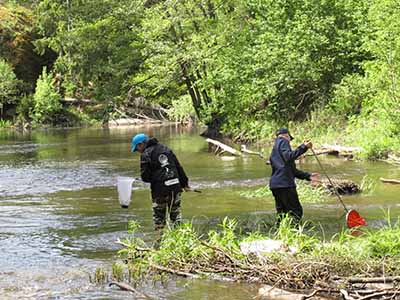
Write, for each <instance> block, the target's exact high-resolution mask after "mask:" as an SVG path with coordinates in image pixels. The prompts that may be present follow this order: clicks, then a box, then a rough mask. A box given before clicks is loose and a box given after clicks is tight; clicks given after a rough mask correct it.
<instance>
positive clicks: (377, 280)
mask: <svg viewBox="0 0 400 300" xmlns="http://www.w3.org/2000/svg"><path fill="white" fill-rule="evenodd" d="M394 281H399V282H400V276H394V277H370V278H357V277H354V278H353V277H352V278H348V279H347V282H348V283H391V282H394Z"/></svg>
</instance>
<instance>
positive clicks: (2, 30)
mask: <svg viewBox="0 0 400 300" xmlns="http://www.w3.org/2000/svg"><path fill="white" fill-rule="evenodd" d="M7 2H8V3H7ZM7 2H6V3H7V4H4V5H2V4H0V57H4V58H5V59H6V60H7V61H8V62H9V63H10V64H11V66H12V67H13V69H14V72H15V74H16V76H17V78H18V79H20V80H21V84H20V85H19V89H20V92H22V93H31V92H33V91H34V88H35V83H36V80H37V78H38V76H39V75H40V73H41V70H42V66H43V65H49V64H51V61H52V59H53V56H52V54H51V53H49V52H45V53H44V54H45V55H44V56H42V57H40V56H39V55H38V54H37V53H36V52H35V49H34V46H33V42H34V40H35V39H36V38H37V35H36V32H35V27H34V14H33V12H32V9H31V8H29V7H25V6H21V5H18V4H16V3H14V1H7ZM21 2H22V1H21ZM25 4H26V3H25Z"/></svg>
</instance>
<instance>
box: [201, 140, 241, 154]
mask: <svg viewBox="0 0 400 300" xmlns="http://www.w3.org/2000/svg"><path fill="white" fill-rule="evenodd" d="M206 142H208V143H209V144H212V145H214V146H216V148H215V150H214V152H215V153H216V154H218V155H221V154H222V153H224V152H228V153H230V154H232V155H235V156H241V155H242V153H241V152H239V151H238V150H236V149H234V148H232V147H230V146H228V145H225V144H224V143H221V142H219V141H216V140H213V139H210V138H208V139H206Z"/></svg>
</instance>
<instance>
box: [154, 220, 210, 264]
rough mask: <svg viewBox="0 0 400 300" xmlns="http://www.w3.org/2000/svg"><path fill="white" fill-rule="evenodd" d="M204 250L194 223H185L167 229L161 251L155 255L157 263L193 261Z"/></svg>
mask: <svg viewBox="0 0 400 300" xmlns="http://www.w3.org/2000/svg"><path fill="white" fill-rule="evenodd" d="M203 251H204V246H202V245H201V242H200V239H199V237H198V235H197V233H196V232H195V231H194V229H193V226H192V224H190V223H184V224H181V225H180V226H178V227H177V228H176V229H169V228H167V229H165V230H164V233H163V236H162V240H161V244H160V251H158V253H156V254H155V255H154V256H153V260H154V261H155V262H156V263H160V264H163V265H165V264H168V262H170V261H177V262H179V261H182V262H184V261H191V260H192V259H195V258H197V257H198V256H199V255H201V254H202V253H203Z"/></svg>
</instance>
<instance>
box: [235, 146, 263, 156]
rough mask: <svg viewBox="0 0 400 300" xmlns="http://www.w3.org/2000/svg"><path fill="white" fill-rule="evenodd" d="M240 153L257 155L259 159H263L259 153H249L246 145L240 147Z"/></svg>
mask: <svg viewBox="0 0 400 300" xmlns="http://www.w3.org/2000/svg"><path fill="white" fill-rule="evenodd" d="M240 151H242V152H243V153H247V154H253V155H258V156H259V157H261V158H264V155H263V154H262V153H261V152H256V151H251V150H249V149H247V147H246V145H241V146H240Z"/></svg>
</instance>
